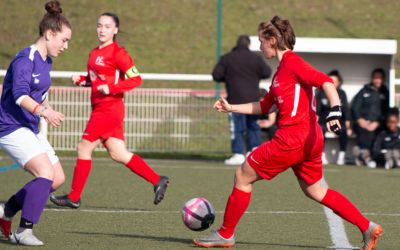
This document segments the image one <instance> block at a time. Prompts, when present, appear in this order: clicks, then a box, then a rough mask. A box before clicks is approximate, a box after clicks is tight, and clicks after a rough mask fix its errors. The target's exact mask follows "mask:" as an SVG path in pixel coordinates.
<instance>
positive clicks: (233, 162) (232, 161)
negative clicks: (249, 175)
mask: <svg viewBox="0 0 400 250" xmlns="http://www.w3.org/2000/svg"><path fill="white" fill-rule="evenodd" d="M245 160H246V157H245V156H244V155H243V154H234V155H232V157H231V158H228V159H226V160H225V161H224V163H225V165H230V166H237V165H242V164H243V162H244V161H245Z"/></svg>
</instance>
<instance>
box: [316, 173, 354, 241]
mask: <svg viewBox="0 0 400 250" xmlns="http://www.w3.org/2000/svg"><path fill="white" fill-rule="evenodd" d="M321 184H322V185H323V186H325V187H328V183H327V182H326V181H325V178H324V177H322V179H321ZM323 207H324V213H325V216H326V218H327V220H328V224H329V234H330V235H331V240H332V243H333V248H334V249H353V246H352V245H351V244H350V242H349V240H348V238H347V234H346V229H345V228H344V224H343V220H342V219H341V218H340V217H339V216H337V215H336V214H335V213H334V212H333V211H332V210H331V209H330V208H327V207H325V206H323Z"/></svg>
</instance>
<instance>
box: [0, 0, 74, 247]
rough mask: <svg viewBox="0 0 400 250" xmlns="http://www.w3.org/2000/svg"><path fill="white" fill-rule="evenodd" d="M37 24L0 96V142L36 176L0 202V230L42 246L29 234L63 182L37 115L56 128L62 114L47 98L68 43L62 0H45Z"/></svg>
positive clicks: (16, 240) (68, 27) (14, 239)
mask: <svg viewBox="0 0 400 250" xmlns="http://www.w3.org/2000/svg"><path fill="white" fill-rule="evenodd" d="M45 9H46V10H47V13H46V14H45V15H44V17H43V18H42V20H41V22H40V24H39V35H40V37H39V39H38V40H37V41H36V43H35V44H34V45H32V46H30V47H28V48H25V49H23V50H21V51H20V52H19V53H18V54H17V56H16V57H15V58H14V59H13V61H12V62H11V64H10V66H9V68H8V70H7V74H6V76H5V79H4V83H3V92H2V95H1V100H0V147H1V148H2V149H3V150H4V151H5V152H7V154H8V155H10V157H11V158H13V160H14V161H15V162H16V163H17V164H19V165H20V166H21V167H23V168H24V169H25V170H26V171H28V172H29V173H31V174H32V175H33V176H34V177H35V179H33V180H32V181H30V182H28V183H27V184H26V185H25V186H24V187H23V188H22V189H20V190H19V191H18V192H17V193H16V194H14V195H13V196H11V198H10V199H9V200H8V201H7V202H6V203H5V204H0V231H1V232H2V233H3V234H4V236H5V237H6V238H7V239H8V238H9V239H10V241H11V242H12V243H15V244H23V245H30V246H35V245H43V242H42V241H40V240H39V239H37V238H36V237H35V236H34V235H33V233H32V228H33V224H37V223H38V222H39V219H40V215H41V214H42V212H43V209H44V207H45V205H46V202H47V199H48V197H49V194H50V192H52V191H54V190H55V189H56V188H58V187H59V186H60V185H61V184H62V183H63V182H64V179H65V177H64V172H63V169H62V166H61V164H60V162H59V159H58V157H57V156H56V154H55V152H54V149H53V148H52V146H51V145H50V144H49V142H48V141H47V139H46V138H45V137H44V136H43V135H41V134H40V133H39V121H40V117H43V118H44V119H45V120H46V121H47V122H48V123H50V124H51V125H52V126H54V127H58V126H60V125H61V122H62V121H63V120H64V115H63V114H62V113H59V112H57V111H54V110H53V109H52V108H51V107H50V106H49V103H48V100H47V91H48V89H49V88H50V84H51V80H50V70H51V64H52V60H51V58H50V57H56V56H58V55H59V54H60V53H62V52H63V51H64V50H66V49H67V48H68V42H69V40H70V39H71V25H70V23H69V21H68V20H67V19H66V18H65V17H64V16H62V15H61V12H62V10H61V8H60V3H59V2H58V1H50V2H48V3H46V5H45ZM19 210H22V215H21V221H20V225H19V228H18V229H17V231H16V232H14V233H13V234H10V233H11V220H12V218H13V217H14V215H15V214H16V213H17V212H18V211H19Z"/></svg>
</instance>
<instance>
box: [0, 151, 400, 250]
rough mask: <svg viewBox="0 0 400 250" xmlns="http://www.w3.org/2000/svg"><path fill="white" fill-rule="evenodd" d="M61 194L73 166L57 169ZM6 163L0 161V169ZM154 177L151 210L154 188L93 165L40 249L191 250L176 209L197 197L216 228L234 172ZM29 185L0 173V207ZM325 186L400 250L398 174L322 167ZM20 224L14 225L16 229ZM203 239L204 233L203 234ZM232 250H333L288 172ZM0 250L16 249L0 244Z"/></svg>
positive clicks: (103, 164)
mask: <svg viewBox="0 0 400 250" xmlns="http://www.w3.org/2000/svg"><path fill="white" fill-rule="evenodd" d="M62 162H63V164H64V168H65V171H66V175H67V176H68V180H67V183H66V184H65V185H64V186H63V187H62V188H61V190H60V191H58V192H57V193H58V194H60V193H63V192H67V190H68V187H69V184H70V179H71V176H72V171H73V160H72V159H64V160H63V161H62ZM8 163H10V161H9V160H2V164H3V166H5V165H7V164H8ZM149 163H150V164H151V165H153V166H155V169H156V170H157V171H159V172H160V173H162V174H165V175H168V176H170V177H171V180H172V183H171V186H170V189H169V191H168V195H167V197H166V200H165V201H163V202H162V203H161V204H160V205H159V206H154V205H153V204H152V199H153V193H152V187H151V186H150V185H149V184H148V183H145V182H144V181H142V180H141V179H139V178H138V177H136V176H134V175H132V174H130V172H129V171H128V170H127V169H124V168H123V167H120V166H118V165H117V164H115V163H113V162H111V161H110V160H104V159H96V160H95V161H94V167H93V171H92V175H91V177H90V179H89V182H88V185H87V188H86V190H85V192H84V196H83V206H82V208H81V209H80V210H64V209H61V210H60V209H58V208H56V207H54V206H52V205H50V204H49V205H48V206H47V209H46V211H45V212H44V214H43V216H42V220H41V222H40V224H39V225H38V226H36V234H37V236H38V237H39V238H40V239H42V240H43V241H45V243H46V246H45V247H43V248H40V249H196V248H195V247H194V246H193V245H192V244H191V239H192V238H193V237H197V236H200V235H202V233H196V232H191V231H189V230H188V229H186V228H185V227H184V226H183V223H182V221H181V216H180V213H179V211H180V208H181V206H182V204H183V203H184V202H185V201H186V200H188V199H190V198H193V197H198V196H203V197H206V198H207V199H209V200H210V201H211V202H212V203H213V204H214V206H215V208H216V210H217V211H218V212H217V218H216V223H215V225H214V226H215V227H217V226H218V225H220V223H221V220H222V217H223V214H222V211H223V209H224V207H225V202H226V200H227V197H228V195H229V193H230V191H231V188H232V176H233V173H234V168H230V167H226V166H224V165H223V164H221V163H219V162H213V161H174V160H149ZM30 178H31V177H30V176H29V175H28V174H27V173H25V172H23V171H21V170H11V171H7V172H0V183H1V191H0V201H4V200H5V199H7V198H8V197H9V196H10V195H11V194H13V192H15V191H16V190H17V189H18V188H19V187H21V185H23V183H25V182H26V181H27V180H29V179H30ZM325 178H326V181H327V182H328V184H329V185H330V186H331V187H333V188H336V189H338V190H340V191H341V192H343V193H344V194H346V195H347V196H348V197H349V198H350V199H352V200H353V201H354V202H355V203H356V204H357V205H358V206H359V208H360V209H361V210H362V211H363V212H365V213H368V216H369V217H370V218H371V219H372V220H374V221H376V222H379V223H381V224H382V226H383V228H384V237H383V239H382V241H381V242H380V245H379V249H385V250H396V249H399V248H398V246H399V245H400V239H399V237H398V232H399V230H400V210H399V208H400V192H399V188H398V187H399V181H400V171H399V170H393V171H384V170H381V169H376V170H369V169H365V168H356V167H336V166H327V167H326V168H325ZM17 224H18V218H15V219H14V227H16V226H17ZM345 229H346V233H347V236H348V238H349V241H350V243H351V244H352V245H353V246H359V245H360V241H361V236H360V234H359V232H358V230H357V229H356V228H355V227H354V226H352V225H351V224H349V223H347V222H346V223H345ZM203 234H204V233H203ZM236 235H237V239H238V242H237V246H236V248H237V249H290V250H291V249H293V250H294V249H326V248H327V247H329V246H331V245H332V242H331V238H330V234H329V226H328V223H327V219H326V217H325V214H324V212H323V208H322V207H321V206H320V205H319V204H316V203H314V202H312V201H311V200H308V199H307V198H305V197H304V195H303V194H302V193H301V191H300V190H299V188H298V186H297V182H296V179H295V177H294V175H293V174H292V172H291V171H287V172H286V173H284V174H282V175H280V176H279V177H278V178H276V179H275V180H273V181H270V182H266V181H264V182H259V183H257V184H256V185H255V191H254V193H253V198H252V203H251V205H250V207H249V209H248V213H247V214H246V215H244V217H243V219H242V221H241V224H240V225H239V227H238V229H237V233H236ZM0 249H7V250H8V249H20V248H18V247H14V246H12V245H10V244H8V243H7V242H5V241H4V240H3V239H0Z"/></svg>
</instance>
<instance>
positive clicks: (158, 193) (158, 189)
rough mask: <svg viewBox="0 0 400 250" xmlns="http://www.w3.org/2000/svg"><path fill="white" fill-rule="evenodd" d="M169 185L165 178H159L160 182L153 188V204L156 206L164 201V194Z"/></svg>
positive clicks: (167, 179)
mask: <svg viewBox="0 0 400 250" xmlns="http://www.w3.org/2000/svg"><path fill="white" fill-rule="evenodd" d="M168 184H169V178H168V177H167V176H160V180H159V181H158V183H157V184H156V185H155V186H154V194H155V195H154V204H155V205H157V204H158V203H160V202H161V201H162V200H163V199H164V195H165V192H167V187H168Z"/></svg>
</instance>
